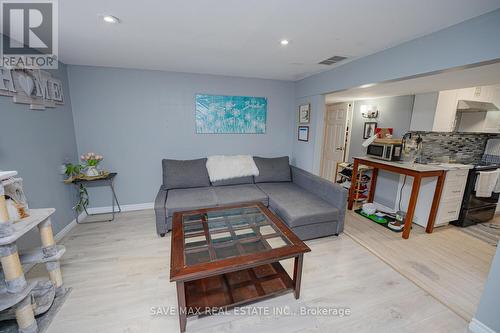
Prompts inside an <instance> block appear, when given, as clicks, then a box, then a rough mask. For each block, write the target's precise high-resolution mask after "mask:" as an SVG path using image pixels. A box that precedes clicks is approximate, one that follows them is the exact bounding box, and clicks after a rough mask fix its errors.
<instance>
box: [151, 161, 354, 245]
mask: <svg viewBox="0 0 500 333" xmlns="http://www.w3.org/2000/svg"><path fill="white" fill-rule="evenodd" d="M206 161H207V159H206V158H202V159H197V160H187V161H179V160H168V159H165V160H163V161H162V166H163V184H162V185H161V187H160V190H159V192H158V195H157V196H156V199H155V214H156V231H157V233H158V235H160V236H162V237H163V236H165V234H166V233H167V232H168V231H169V230H170V229H171V228H172V217H173V215H174V213H175V212H179V211H184V210H193V209H198V208H209V207H217V206H223V205H232V204H239V203H246V202H262V203H263V204H264V205H266V206H267V207H269V208H270V209H271V210H272V211H273V212H274V213H275V214H276V215H278V216H279V217H280V218H281V219H282V220H283V221H284V222H285V223H286V224H287V225H288V226H289V227H290V228H291V229H292V230H293V232H294V233H295V234H296V235H297V236H299V237H300V238H301V239H303V240H306V239H313V238H318V237H324V236H329V235H338V234H339V233H340V232H342V231H343V229H344V217H345V211H346V204H347V190H346V189H344V188H343V187H342V186H340V185H338V184H334V183H332V182H330V181H327V180H325V179H323V178H320V177H318V176H315V175H313V174H311V173H309V172H306V171H304V170H302V169H299V168H297V167H294V166H291V165H289V160H288V157H287V156H285V157H278V158H262V157H254V161H255V164H256V165H257V168H258V169H259V176H256V177H241V178H233V179H229V180H223V181H219V182H214V183H211V182H210V180H209V177H208V172H207V169H206V166H205V165H206Z"/></svg>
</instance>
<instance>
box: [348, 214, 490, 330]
mask: <svg viewBox="0 0 500 333" xmlns="http://www.w3.org/2000/svg"><path fill="white" fill-rule="evenodd" d="M344 232H345V233H346V234H347V235H349V236H350V237H351V238H353V239H354V240H356V241H357V242H359V243H360V244H362V245H363V246H365V247H366V248H367V249H369V250H370V251H371V252H372V253H374V254H376V255H377V256H378V257H380V258H381V259H382V260H383V261H385V262H386V263H388V264H389V265H391V266H392V267H393V268H394V269H396V270H397V271H398V272H400V273H401V274H403V275H404V276H405V277H407V278H408V279H410V280H411V281H413V282H414V283H416V284H417V285H418V286H420V287H421V288H423V289H424V290H425V291H427V292H428V293H430V294H431V295H433V296H434V297H436V298H437V299H438V300H440V301H441V302H443V303H444V304H446V305H447V306H448V307H449V308H451V309H452V310H453V311H454V312H455V313H457V314H458V315H460V316H461V317H462V318H464V319H465V320H467V321H470V320H471V319H472V317H473V316H474V313H475V312H476V308H477V305H478V304H479V299H480V297H481V295H482V293H483V288H484V284H485V282H486V279H487V277H488V272H489V269H490V266H491V261H492V260H493V256H494V255H495V251H496V248H495V247H494V246H491V245H489V244H487V243H486V242H484V241H482V240H480V239H478V238H475V237H472V236H470V235H468V234H466V233H464V232H462V231H461V230H460V229H459V228H458V227H455V226H445V227H439V228H435V229H434V232H433V233H432V234H426V233H425V231H424V228H422V227H420V226H418V225H416V224H414V225H413V229H412V231H411V234H410V238H409V239H407V240H402V238H401V234H399V233H394V232H392V231H390V230H388V229H386V228H383V227H382V226H380V225H377V224H375V223H373V222H371V221H368V220H367V219H365V218H364V217H361V216H359V215H358V214H356V213H353V212H348V213H347V216H346V224H345V230H344Z"/></svg>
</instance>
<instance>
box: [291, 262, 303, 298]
mask: <svg viewBox="0 0 500 333" xmlns="http://www.w3.org/2000/svg"><path fill="white" fill-rule="evenodd" d="M303 261H304V255H303V254H300V255H298V256H296V257H295V264H294V266H293V294H294V295H295V299H299V297H300V282H301V280H302V263H303Z"/></svg>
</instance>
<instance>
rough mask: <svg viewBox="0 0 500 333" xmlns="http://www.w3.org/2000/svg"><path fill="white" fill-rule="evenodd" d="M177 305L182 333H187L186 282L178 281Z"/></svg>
mask: <svg viewBox="0 0 500 333" xmlns="http://www.w3.org/2000/svg"><path fill="white" fill-rule="evenodd" d="M177 303H178V305H179V325H180V327H181V332H185V331H186V323H187V316H186V292H185V289H184V282H182V281H177Z"/></svg>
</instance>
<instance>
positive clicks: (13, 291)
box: [0, 171, 66, 333]
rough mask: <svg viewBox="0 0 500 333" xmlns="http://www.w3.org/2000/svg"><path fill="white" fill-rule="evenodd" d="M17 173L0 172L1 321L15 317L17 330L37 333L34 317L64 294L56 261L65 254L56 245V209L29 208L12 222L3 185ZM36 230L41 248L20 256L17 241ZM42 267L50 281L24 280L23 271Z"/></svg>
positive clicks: (59, 269)
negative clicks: (22, 216) (54, 223)
mask: <svg viewBox="0 0 500 333" xmlns="http://www.w3.org/2000/svg"><path fill="white" fill-rule="evenodd" d="M15 175H17V172H16V171H0V262H1V268H2V269H1V270H0V321H1V320H5V319H12V318H13V317H15V319H16V322H17V325H18V331H19V332H22V333H32V332H38V325H37V321H36V320H35V316H36V315H39V314H42V313H44V312H46V311H47V310H48V309H49V308H50V306H51V305H52V303H53V301H54V297H55V296H56V295H63V294H65V288H64V285H63V279H62V274H61V268H60V265H59V260H60V258H61V257H62V255H63V254H64V252H65V251H66V250H65V248H64V246H62V245H56V243H55V240H54V235H53V232H52V225H51V216H52V214H54V212H55V209H53V208H48V209H31V210H30V212H29V213H30V216H29V217H27V218H25V219H22V220H21V221H19V222H16V223H13V222H12V220H11V219H10V218H9V214H8V211H7V206H6V202H5V193H4V184H5V182H6V181H8V179H10V178H11V177H14V176H15ZM35 227H38V231H39V233H40V239H41V243H42V245H41V247H40V248H37V249H34V250H31V251H28V252H26V253H22V254H19V252H18V250H17V246H16V241H17V240H18V239H19V238H21V237H22V236H23V235H24V234H26V233H27V232H29V231H30V230H31V229H33V228H35ZM41 263H43V264H45V267H46V268H47V271H48V273H49V280H50V281H47V280H45V281H44V280H28V281H27V280H26V278H25V275H24V274H25V272H26V271H27V269H29V268H30V267H32V266H33V265H35V264H41Z"/></svg>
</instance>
